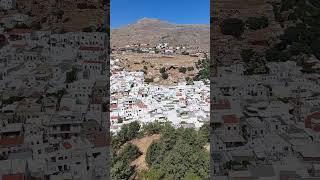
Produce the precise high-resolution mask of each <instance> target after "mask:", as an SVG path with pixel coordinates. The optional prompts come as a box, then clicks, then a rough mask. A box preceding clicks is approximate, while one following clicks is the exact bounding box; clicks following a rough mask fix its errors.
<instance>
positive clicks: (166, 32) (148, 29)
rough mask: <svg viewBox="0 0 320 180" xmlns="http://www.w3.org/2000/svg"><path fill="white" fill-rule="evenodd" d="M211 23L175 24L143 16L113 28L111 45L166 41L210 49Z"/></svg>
mask: <svg viewBox="0 0 320 180" xmlns="http://www.w3.org/2000/svg"><path fill="white" fill-rule="evenodd" d="M209 38H210V27H209V25H195V24H183V25H182V24H173V23H170V22H167V21H162V20H159V19H153V18H143V19H140V20H139V21H137V22H136V23H134V24H130V25H127V26H124V27H121V28H117V29H112V30H111V45H112V46H113V47H124V46H126V45H129V44H135V43H140V44H150V45H151V46H153V45H156V44H158V43H160V42H166V43H169V44H171V45H173V46H175V45H184V46H188V47H190V48H192V49H199V50H203V51H209V44H210V41H209Z"/></svg>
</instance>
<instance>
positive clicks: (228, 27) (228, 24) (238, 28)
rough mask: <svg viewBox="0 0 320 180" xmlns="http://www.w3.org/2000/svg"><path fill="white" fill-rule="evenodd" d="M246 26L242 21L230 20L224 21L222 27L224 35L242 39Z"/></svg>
mask: <svg viewBox="0 0 320 180" xmlns="http://www.w3.org/2000/svg"><path fill="white" fill-rule="evenodd" d="M244 25H245V24H244V22H243V21H242V20H241V19H237V18H229V19H225V20H224V21H222V23H221V24H220V27H221V32H222V34H224V35H232V36H234V37H240V36H241V35H242V33H243V32H244Z"/></svg>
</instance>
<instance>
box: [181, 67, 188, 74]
mask: <svg viewBox="0 0 320 180" xmlns="http://www.w3.org/2000/svg"><path fill="white" fill-rule="evenodd" d="M179 72H180V73H186V72H187V68H185V67H180V68H179Z"/></svg>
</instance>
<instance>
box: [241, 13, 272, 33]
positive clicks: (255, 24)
mask: <svg viewBox="0 0 320 180" xmlns="http://www.w3.org/2000/svg"><path fill="white" fill-rule="evenodd" d="M245 24H246V26H247V27H248V28H249V29H251V30H258V29H263V28H266V27H268V26H269V20H268V18H267V17H265V16H262V17H249V18H248V19H247V20H246V22H245Z"/></svg>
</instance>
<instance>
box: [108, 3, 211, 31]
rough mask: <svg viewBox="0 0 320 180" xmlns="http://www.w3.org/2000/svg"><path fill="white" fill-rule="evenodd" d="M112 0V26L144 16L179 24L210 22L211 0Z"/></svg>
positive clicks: (128, 22)
mask: <svg viewBox="0 0 320 180" xmlns="http://www.w3.org/2000/svg"><path fill="white" fill-rule="evenodd" d="M110 2H111V3H110V9H111V10H110V11H111V12H110V15H111V17H110V20H111V22H110V25H111V28H118V27H121V26H124V25H128V24H132V23H134V22H136V21H137V20H139V19H141V18H144V17H147V18H157V19H161V20H166V21H169V22H172V23H177V24H209V22H210V17H209V16H210V0H110Z"/></svg>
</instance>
